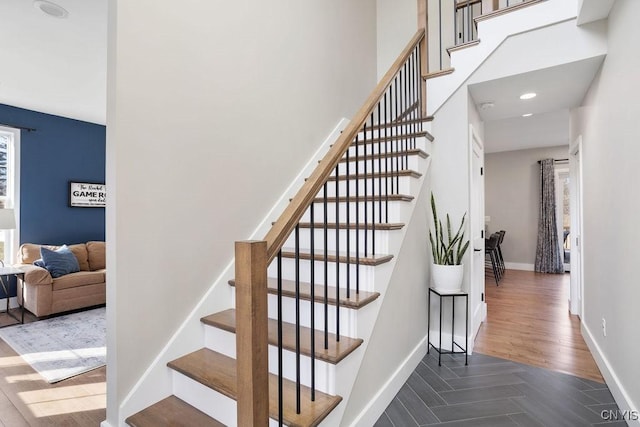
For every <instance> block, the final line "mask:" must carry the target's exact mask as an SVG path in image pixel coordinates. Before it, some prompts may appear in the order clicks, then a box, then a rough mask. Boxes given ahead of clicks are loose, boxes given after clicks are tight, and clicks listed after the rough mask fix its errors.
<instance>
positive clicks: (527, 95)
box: [520, 92, 538, 99]
mask: <svg viewBox="0 0 640 427" xmlns="http://www.w3.org/2000/svg"><path fill="white" fill-rule="evenodd" d="M537 95H538V94H537V93H535V92H527V93H523V94H522V95H520V99H531V98H535V97H536V96H537Z"/></svg>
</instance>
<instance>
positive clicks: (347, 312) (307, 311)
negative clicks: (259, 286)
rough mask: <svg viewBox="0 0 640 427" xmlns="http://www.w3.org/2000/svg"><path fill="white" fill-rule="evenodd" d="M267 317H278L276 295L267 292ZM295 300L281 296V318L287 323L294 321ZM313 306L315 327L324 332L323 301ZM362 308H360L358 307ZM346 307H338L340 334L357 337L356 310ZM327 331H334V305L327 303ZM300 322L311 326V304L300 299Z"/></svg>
mask: <svg viewBox="0 0 640 427" xmlns="http://www.w3.org/2000/svg"><path fill="white" fill-rule="evenodd" d="M268 304H269V318H271V319H277V318H278V299H277V297H276V295H271V294H269V298H268ZM295 306H296V302H295V299H294V298H289V297H283V298H282V318H283V319H282V320H283V321H284V322H288V323H296V317H295V313H296V309H295ZM314 307H315V313H314V314H315V316H314V317H315V329H316V330H320V331H321V332H320V333H324V310H325V306H324V303H320V302H316V303H315V304H314ZM360 310H362V309H360ZM360 310H352V309H350V308H347V307H343V306H341V307H340V335H342V336H345V337H350V338H357V337H358V334H357V333H358V311H360ZM327 313H328V314H327V319H328V329H327V330H328V332H330V333H332V334H335V333H336V306H335V305H327ZM300 324H301V325H302V326H305V327H307V328H310V327H311V304H310V302H309V301H305V300H300Z"/></svg>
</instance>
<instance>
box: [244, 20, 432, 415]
mask: <svg viewBox="0 0 640 427" xmlns="http://www.w3.org/2000/svg"><path fill="white" fill-rule="evenodd" d="M424 41H425V34H424V30H419V31H418V32H417V33H416V34H415V36H414V37H413V38H412V39H411V41H410V42H409V44H408V45H407V47H406V48H405V49H404V50H403V51H402V53H401V54H400V56H399V57H398V58H397V59H396V61H395V62H394V63H393V65H392V66H391V68H390V69H389V71H388V72H387V73H386V74H385V75H384V77H383V78H382V79H381V80H380V82H379V83H378V85H377V86H376V88H375V89H374V91H373V92H372V93H371V95H370V96H369V97H368V98H367V100H366V101H365V103H364V105H363V106H362V107H361V108H360V109H359V110H358V112H357V113H356V114H355V116H354V117H353V118H352V120H351V121H350V123H349V125H348V126H347V127H346V129H345V130H344V131H343V132H342V134H341V135H340V137H339V138H338V140H337V141H336V142H335V143H334V144H333V145H332V146H331V148H330V149H329V151H328V153H327V154H326V155H325V156H324V158H323V159H322V160H321V161H320V163H319V164H318V166H317V167H316V169H315V170H314V171H313V172H312V173H311V175H310V176H309V177H308V179H307V180H306V182H305V183H304V185H303V186H302V187H301V189H300V190H299V191H298V193H297V194H296V195H295V196H294V197H293V198H292V199H291V201H290V203H289V204H288V206H287V208H286V209H285V210H284V212H283V213H282V214H281V215H280V217H279V218H278V220H277V221H276V222H275V223H274V224H273V226H272V228H271V229H270V231H269V232H268V233H267V235H266V236H265V238H264V240H263V241H254V242H236V262H235V265H236V282H235V285H236V319H237V320H236V322H237V333H236V358H237V371H238V399H237V402H238V406H237V408H238V409H237V411H238V425H243V426H244V425H267V418H268V417H269V386H268V347H267V342H268V338H267V335H268V331H267V318H268V314H267V292H268V290H267V288H268V286H269V284H268V279H267V268H268V267H269V264H270V263H271V262H272V261H274V260H275V261H276V263H275V265H274V267H276V268H272V269H271V270H270V272H271V275H272V276H273V275H275V276H276V277H275V279H271V280H272V282H271V283H273V281H275V282H276V283H277V298H278V307H277V311H278V316H277V317H278V354H279V357H278V359H279V360H278V367H279V369H278V370H279V375H278V376H279V384H278V397H277V399H278V401H279V405H280V407H279V411H278V413H277V415H274V414H273V408H272V410H271V416H272V417H273V418H279V419H280V422H281V423H282V418H283V392H282V387H283V386H282V377H283V366H282V348H283V338H282V287H283V279H282V260H283V257H284V258H290V259H293V260H294V263H293V266H294V270H295V272H294V273H292V275H293V276H294V277H293V279H290V280H291V282H293V283H294V284H293V288H294V289H295V291H294V293H295V324H296V331H297V332H296V337H295V342H296V343H295V354H296V363H295V365H296V366H295V377H296V398H295V400H296V402H295V406H296V410H297V413H300V411H301V404H300V400H301V393H303V392H304V393H306V391H305V390H306V389H303V388H301V386H300V370H301V368H300V363H301V362H300V339H301V338H300V333H299V330H300V323H301V321H300V287H301V283H302V280H303V278H302V277H301V273H300V261H301V260H303V261H305V262H307V261H309V262H310V273H309V274H310V276H305V277H304V280H305V281H307V280H308V281H309V283H310V284H312V286H310V292H311V297H310V298H309V300H310V301H318V302H319V303H320V304H322V305H323V306H324V310H323V311H324V315H323V316H321V318H323V319H324V322H323V323H324V325H320V326H319V327H318V329H319V331H320V333H322V334H323V335H324V346H325V349H326V348H327V346H328V340H329V339H330V338H329V337H330V336H331V337H332V338H331V339H335V340H336V341H338V340H339V339H340V326H339V324H340V317H339V316H340V309H339V307H340V297H339V295H338V291H337V290H338V289H340V290H341V291H340V292H342V291H345V292H346V295H347V298H349V294H350V293H351V292H353V293H356V294H357V293H358V292H359V275H358V271H359V270H358V268H359V266H360V260H361V259H364V258H366V257H367V255H369V256H370V255H372V254H374V253H375V251H376V244H375V230H376V224H381V223H382V224H384V223H388V222H389V210H388V209H389V208H388V202H389V199H391V198H393V197H394V196H398V195H399V184H398V181H397V177H398V176H400V174H401V171H404V170H407V169H408V157H407V156H408V153H410V152H411V151H412V150H414V151H416V150H415V149H416V146H415V139H416V135H417V134H419V132H421V131H422V120H423V119H422V118H423V117H424V115H423V112H424V102H423V101H424V81H423V79H422V75H423V72H422V70H423V66H422V63H423V54H422V52H423V49H424V48H425V46H424ZM354 181H355V185H352V184H351V183H352V182H354ZM329 193H331V194H329ZM330 204H334V205H335V206H331V208H332V209H331V210H330V209H329V208H328V205H330ZM339 205H342V206H340V207H339ZM333 208H335V211H333ZM303 216H305V222H304V223H301V221H302V218H303ZM316 227H317V229H316ZM301 229H304V230H305V232H308V233H309V234H308V240H310V242H309V241H308V243H307V244H308V245H310V247H308V248H307V249H308V255H307V256H306V257H303V256H302V254H301V251H300V247H301V246H300V237H301V236H300V234H301ZM307 230H308V231H307ZM329 230H331V233H335V234H334V235H333V236H328V233H329ZM354 230H355V232H356V237H355V238H352V237H350V236H351V234H352V231H354ZM316 231H320V233H316ZM341 231H342V232H343V234H342V236H341V234H340V233H341ZM345 231H346V232H345ZM316 236H317V237H316ZM361 237H362V238H361ZM316 240H317V241H316ZM345 240H346V241H345ZM351 240H353V242H351ZM285 244H287V245H290V246H292V247H291V248H288V249H287V250H286V251H285V250H283V246H284V245H285ZM363 257H364V258H363ZM363 262H364V261H363ZM316 263H318V268H317V270H319V271H316V269H315V264H316ZM328 263H335V266H334V267H333V270H331V272H330V273H329V272H328V268H327V265H328ZM340 264H346V271H345V270H344V268H345V267H343V270H342V272H343V273H341V272H340ZM352 272H353V273H352ZM305 274H306V273H305ZM330 274H331V277H329V275H330ZM354 276H355V277H354ZM341 281H342V283H341ZM345 282H346V283H345ZM316 283H318V284H320V285H321V288H323V290H324V295H314V294H313V292H314V288H315V286H313V285H315V284H316ZM322 285H323V286H322ZM329 286H331V287H335V289H336V291H335V292H336V294H335V296H334V295H328V294H327V289H328V288H329ZM330 299H331V300H332V303H333V304H335V305H336V307H335V310H333V311H332V312H333V313H334V316H335V318H334V319H331V325H332V328H333V329H334V330H335V334H329V332H328V330H329V320H328V316H329V310H328V308H327V307H328V304H329V300H330ZM310 310H311V315H310V323H311V328H310V330H311V334H312V335H311V351H310V359H311V365H310V369H311V372H312V373H311V387H310V396H307V398H309V399H310V400H311V401H314V400H315V398H316V397H315V394H316V392H315V386H314V381H315V376H314V375H315V374H314V371H313V370H314V366H315V359H314V358H315V356H314V355H315V351H314V350H313V348H314V347H313V346H314V345H315V343H316V340H315V337H314V335H313V334H314V333H315V330H316V327H315V325H314V321H315V314H314V311H313V310H315V304H313V303H310ZM301 390H302V391H301ZM272 391H273V390H272Z"/></svg>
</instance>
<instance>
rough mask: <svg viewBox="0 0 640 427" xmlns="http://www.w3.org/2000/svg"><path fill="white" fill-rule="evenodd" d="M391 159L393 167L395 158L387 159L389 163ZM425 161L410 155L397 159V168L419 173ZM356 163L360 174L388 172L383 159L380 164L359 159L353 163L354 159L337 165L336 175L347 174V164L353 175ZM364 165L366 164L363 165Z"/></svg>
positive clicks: (375, 160)
mask: <svg viewBox="0 0 640 427" xmlns="http://www.w3.org/2000/svg"><path fill="white" fill-rule="evenodd" d="M391 159H394V165H395V157H389V161H391ZM425 161H426V159H424V158H422V157H420V156H418V155H412V156H406V157H405V156H400V157H399V158H398V167H399V168H400V169H411V170H415V171H419V170H424V167H423V163H422V162H425ZM356 163H357V164H358V167H357V169H358V171H359V172H360V173H371V172H372V171H373V172H380V171H382V172H386V171H387V170H388V168H387V167H386V165H385V162H384V158H383V159H382V161H381V162H378V159H373V161H372V160H371V159H368V160H366V161H365V160H362V159H360V160H359V161H357V162H356V161H355V159H353V161H351V162H342V163H339V164H338V174H339V175H344V174H346V172H347V164H349V172H350V173H355V171H356ZM365 163H366V164H365Z"/></svg>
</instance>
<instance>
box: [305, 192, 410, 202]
mask: <svg viewBox="0 0 640 427" xmlns="http://www.w3.org/2000/svg"><path fill="white" fill-rule="evenodd" d="M413 199H414V197H413V196H408V195H406V194H389V195H387V196H378V195H376V196H371V195H368V196H358V197H356V196H349V197H348V198H347V197H346V196H340V197H338V199H337V201H338V202H339V203H344V202H347V201H349V202H357V203H360V202H379V201H382V202H386V201H389V202H411V201H412V200H413ZM313 202H314V203H324V197H316V198H315V199H314V200H313ZM335 202H336V198H335V197H327V203H335Z"/></svg>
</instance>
